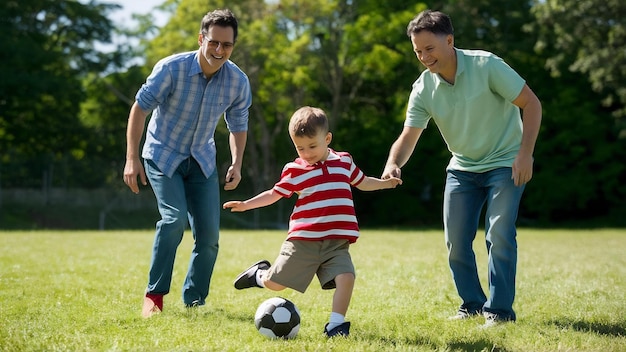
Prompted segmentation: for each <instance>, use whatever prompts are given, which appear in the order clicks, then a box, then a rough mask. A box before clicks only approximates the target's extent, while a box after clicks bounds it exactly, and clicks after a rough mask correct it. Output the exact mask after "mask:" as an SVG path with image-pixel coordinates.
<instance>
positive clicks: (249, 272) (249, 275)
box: [234, 260, 271, 290]
mask: <svg viewBox="0 0 626 352" xmlns="http://www.w3.org/2000/svg"><path fill="white" fill-rule="evenodd" d="M270 265H271V264H270V262H268V261H267V260H260V261H258V262H256V263H254V264H252V266H250V267H249V268H248V269H246V270H245V271H244V272H242V273H241V274H239V276H237V278H236V279H235V282H234V285H235V288H236V289H238V290H243V289H244V288H250V287H262V286H259V285H258V284H257V283H256V272H257V271H258V270H267V269H269V268H270Z"/></svg>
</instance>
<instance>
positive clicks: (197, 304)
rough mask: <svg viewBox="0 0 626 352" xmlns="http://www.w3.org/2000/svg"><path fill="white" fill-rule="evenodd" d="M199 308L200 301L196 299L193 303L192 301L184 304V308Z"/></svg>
mask: <svg viewBox="0 0 626 352" xmlns="http://www.w3.org/2000/svg"><path fill="white" fill-rule="evenodd" d="M200 306H201V304H200V300H199V299H197V300H195V301H193V302H191V303H185V308H198V307H200Z"/></svg>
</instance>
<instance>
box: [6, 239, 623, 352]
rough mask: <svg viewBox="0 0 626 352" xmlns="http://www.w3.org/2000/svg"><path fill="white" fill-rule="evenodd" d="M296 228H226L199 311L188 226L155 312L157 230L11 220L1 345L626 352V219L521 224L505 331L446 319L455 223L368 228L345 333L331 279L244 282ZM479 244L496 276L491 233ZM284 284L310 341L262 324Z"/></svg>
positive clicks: (358, 251) (452, 301) (359, 249)
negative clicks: (27, 225)
mask: <svg viewBox="0 0 626 352" xmlns="http://www.w3.org/2000/svg"><path fill="white" fill-rule="evenodd" d="M284 236H285V234H284V233H283V232H282V231H223V232H222V234H221V241H220V256H219V258H218V261H217V264H216V268H215V273H214V276H213V280H212V283H211V290H210V294H209V298H208V299H207V305H206V306H203V307H201V308H199V309H197V310H195V311H191V312H190V311H187V310H186V309H185V308H184V307H183V304H182V302H181V299H180V288H181V286H182V281H183V278H184V275H185V273H186V269H187V261H188V259H189V251H190V248H191V239H190V237H191V236H190V235H189V233H186V234H185V239H184V240H183V243H182V244H181V246H180V248H179V252H178V256H177V261H176V268H175V272H174V280H173V283H172V292H171V293H170V294H169V295H167V296H166V297H165V309H164V312H163V313H162V314H160V315H158V316H155V317H153V318H151V319H143V318H141V317H140V310H141V303H142V296H143V291H144V288H145V285H146V280H147V271H148V264H149V260H150V250H151V246H152V237H153V232H152V231H149V230H146V231H118V232H112V231H111V232H96V231H93V232H86V231H84V232H56V231H54V232H53V231H35V232H0V245H1V248H2V250H1V252H0V351H626V230H611V229H606V230H575V231H573V230H534V229H520V230H519V236H518V241H519V265H518V277H517V279H518V280H517V288H518V290H517V297H516V301H515V306H514V308H515V310H516V312H517V315H518V321H517V322H516V323H514V324H505V325H501V326H496V327H494V328H491V329H480V328H479V326H480V324H482V319H480V318H475V319H471V320H468V321H462V322H452V321H448V320H446V317H447V316H449V315H451V314H453V313H454V312H455V310H456V308H457V306H458V304H459V303H460V302H459V299H458V297H457V295H456V292H455V290H454V287H453V284H452V280H451V278H450V273H449V270H448V268H447V263H446V252H445V246H444V243H443V235H442V233H441V231H417V230H416V231H391V230H390V231H382V230H376V231H373V230H364V231H362V234H361V238H360V239H359V241H358V242H357V243H356V244H355V245H354V246H353V247H352V249H351V251H352V255H353V259H354V262H355V265H356V268H357V282H356V287H355V290H354V296H353V300H352V304H351V307H350V310H349V312H348V316H347V319H348V320H349V321H351V322H352V329H351V335H350V337H348V338H346V339H343V338H339V339H331V340H327V339H326V338H325V337H324V336H323V334H322V329H323V327H324V324H325V323H326V322H327V321H328V315H329V309H330V302H331V298H332V291H322V290H321V289H320V287H319V283H318V282H317V281H313V283H312V284H311V286H310V287H309V289H308V291H307V292H306V293H305V294H300V293H298V292H295V291H291V290H285V291H282V292H279V293H276V292H271V291H269V290H262V289H249V290H244V291H237V290H235V289H234V288H233V287H232V281H233V279H234V277H235V276H236V275H237V274H238V273H239V272H241V271H242V270H243V269H245V268H246V267H248V266H249V265H250V264H251V263H252V262H254V261H256V260H258V259H263V258H266V259H269V260H270V261H274V259H275V257H276V255H277V253H278V249H279V248H280V244H281V242H282V241H283V239H284ZM481 238H484V236H481V235H479V236H478V239H481ZM475 248H476V251H477V255H478V258H479V264H480V270H481V275H482V279H483V280H486V276H485V271H486V259H485V258H486V255H485V249H484V244H483V241H480V240H477V241H476V244H475ZM273 296H283V297H285V298H288V299H290V300H292V301H293V302H294V303H296V305H297V306H298V308H299V309H300V312H301V315H302V325H301V328H300V333H299V335H298V337H297V338H296V339H294V340H290V341H281V340H278V341H274V340H269V339H266V338H265V337H263V336H262V335H260V334H259V333H258V332H257V331H256V329H255V327H254V323H253V316H254V312H255V310H256V307H257V305H258V304H260V303H261V302H262V301H263V300H265V299H267V298H270V297H273Z"/></svg>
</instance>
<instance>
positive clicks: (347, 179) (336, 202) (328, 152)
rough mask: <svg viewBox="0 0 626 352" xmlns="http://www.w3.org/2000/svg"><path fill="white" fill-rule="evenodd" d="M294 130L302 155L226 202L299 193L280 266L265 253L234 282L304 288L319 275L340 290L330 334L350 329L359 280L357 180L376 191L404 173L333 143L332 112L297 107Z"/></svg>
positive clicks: (239, 206)
mask: <svg viewBox="0 0 626 352" xmlns="http://www.w3.org/2000/svg"><path fill="white" fill-rule="evenodd" d="M289 136H290V137H291V140H292V141H293V144H294V146H295V147H296V151H297V152H298V158H297V159H296V160H294V161H293V162H290V163H288V164H287V165H285V167H284V168H283V171H282V175H281V179H280V181H278V183H276V184H275V185H274V187H273V188H272V189H269V190H267V191H264V192H262V193H260V194H258V195H257V196H255V197H253V198H251V199H248V200H246V201H230V202H226V203H224V209H231V211H234V212H240V211H246V210H250V209H255V208H260V207H264V206H268V205H270V204H273V203H275V202H277V201H278V200H279V199H281V198H282V197H290V196H291V195H292V194H294V193H296V194H298V200H297V201H296V204H295V207H294V209H293V212H292V214H291V218H290V221H289V231H288V235H287V239H286V240H285V242H284V243H283V245H282V248H281V250H280V254H279V255H278V258H276V261H275V262H274V265H273V266H271V265H270V262H268V261H267V260H261V261H259V262H257V263H255V264H254V265H252V266H251V267H250V268H248V269H247V270H246V271H244V272H242V273H241V274H240V275H239V276H238V277H237V278H236V279H235V282H234V285H235V288H237V289H239V290H241V289H245V288H250V287H265V288H268V289H270V290H273V291H281V290H284V289H285V288H287V287H289V288H291V289H294V290H296V291H299V292H302V293H304V291H305V290H306V289H307V287H308V286H309V284H310V283H311V281H312V280H313V276H314V275H315V274H317V278H318V279H319V281H320V284H321V286H322V289H325V290H329V289H333V288H334V289H335V294H334V295H333V303H332V313H331V314H330V322H329V323H328V324H326V326H325V327H324V333H325V334H326V336H327V337H333V336H348V335H349V334H350V322H347V321H345V315H346V312H347V311H348V305H349V304H350V298H351V296H352V289H353V287H354V279H355V271H354V265H353V264H352V258H351V257H350V253H349V251H348V250H349V247H350V244H351V243H354V242H355V241H356V240H357V238H358V236H359V227H358V223H357V219H356V215H355V211H354V203H353V201H352V190H351V186H354V187H356V188H358V189H360V190H362V191H374V190H379V189H385V188H395V187H396V186H397V185H399V184H402V180H400V179H399V178H397V177H391V178H388V179H386V180H382V179H378V178H373V177H368V176H365V175H364V174H363V172H362V171H361V170H360V169H359V168H358V167H357V166H356V165H355V164H354V162H353V161H352V157H351V156H350V155H349V154H348V153H345V152H336V151H334V150H332V149H330V148H329V147H328V145H329V144H330V141H331V139H332V134H331V133H330V132H329V131H328V119H327V117H326V114H325V113H324V111H322V110H321V109H319V108H314V107H308V106H306V107H302V108H300V109H298V110H297V111H296V112H295V113H294V114H293V116H292V117H291V120H290V121H289Z"/></svg>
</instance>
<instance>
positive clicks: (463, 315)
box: [448, 308, 482, 320]
mask: <svg viewBox="0 0 626 352" xmlns="http://www.w3.org/2000/svg"><path fill="white" fill-rule="evenodd" d="M481 314H482V311H481V310H480V309H478V310H468V309H467V308H459V310H458V311H457V312H456V314H455V315H453V316H451V317H448V320H465V319H469V318H472V317H477V316H479V315H481Z"/></svg>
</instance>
